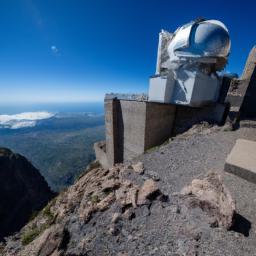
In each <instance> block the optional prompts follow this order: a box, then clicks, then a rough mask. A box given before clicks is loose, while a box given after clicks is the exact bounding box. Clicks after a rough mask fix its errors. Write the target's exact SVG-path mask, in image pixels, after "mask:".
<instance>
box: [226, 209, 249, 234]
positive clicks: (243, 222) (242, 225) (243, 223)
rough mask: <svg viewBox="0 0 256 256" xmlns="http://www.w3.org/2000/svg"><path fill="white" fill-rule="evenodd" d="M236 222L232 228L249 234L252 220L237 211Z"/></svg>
mask: <svg viewBox="0 0 256 256" xmlns="http://www.w3.org/2000/svg"><path fill="white" fill-rule="evenodd" d="M234 218H235V222H234V224H233V226H232V227H231V229H230V230H233V231H235V232H238V233H240V234H243V235H244V236H245V237H248V236H249V232H250V229H251V226H252V225H251V222H250V221H249V220H247V219H246V218H245V217H243V216H242V215H240V214H238V213H235V216H234Z"/></svg>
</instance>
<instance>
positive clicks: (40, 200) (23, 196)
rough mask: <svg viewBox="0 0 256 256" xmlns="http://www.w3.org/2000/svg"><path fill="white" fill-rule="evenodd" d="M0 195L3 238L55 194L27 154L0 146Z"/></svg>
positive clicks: (0, 220)
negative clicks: (20, 153) (24, 155)
mask: <svg viewBox="0 0 256 256" xmlns="http://www.w3.org/2000/svg"><path fill="white" fill-rule="evenodd" d="M0 195H1V197H0V240H1V239H2V238H3V237H4V236H7V235H10V234H12V233H13V232H15V231H18V230H19V229H20V228H21V227H22V226H23V225H25V224H26V222H27V221H28V220H29V218H30V217H31V215H32V214H33V213H34V212H35V211H37V210H40V209H41V208H42V207H43V206H44V205H45V204H46V203H47V202H48V201H49V200H50V199H51V198H52V197H53V195H54V194H53V192H52V191H51V190H50V189H49V187H48V185H47V183H46V181H45V180H44V178H43V177H42V176H41V175H40V173H39V171H38V170H37V169H36V168H35V167H33V166H32V165H31V164H30V163H29V162H28V161H27V159H26V158H24V157H23V156H21V155H19V154H14V153H13V152H12V151H10V150H9V149H5V148H0Z"/></svg>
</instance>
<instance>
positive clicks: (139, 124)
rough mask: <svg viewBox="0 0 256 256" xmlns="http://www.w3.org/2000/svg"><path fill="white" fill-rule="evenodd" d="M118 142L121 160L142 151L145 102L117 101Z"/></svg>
mask: <svg viewBox="0 0 256 256" xmlns="http://www.w3.org/2000/svg"><path fill="white" fill-rule="evenodd" d="M117 104H118V114H117V116H118V143H119V145H120V147H119V148H120V150H122V151H123V160H127V159H131V158H133V157H134V156H136V155H139V154H142V153H143V152H144V144H145V127H146V102H142V101H141V102H140V101H129V100H119V101H118V103H117Z"/></svg>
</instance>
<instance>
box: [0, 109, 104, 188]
mask: <svg viewBox="0 0 256 256" xmlns="http://www.w3.org/2000/svg"><path fill="white" fill-rule="evenodd" d="M38 113H39V114H38ZM43 115H44V117H45V118H44V117H43ZM17 116H18V117H17ZM8 118H9V119H8ZM15 118H16V119H15ZM10 119H11V120H10ZM3 120H4V121H3ZM103 138H104V116H103V115H102V114H93V113H58V114H54V115H53V114H51V113H48V115H47V113H42V112H37V113H36V112H35V113H33V112H31V113H26V114H25V115H24V114H22V115H15V116H14V117H13V116H11V117H10V116H7V115H5V116H4V117H3V115H0V147H7V148H10V149H11V150H13V151H15V152H17V153H20V154H22V155H24V156H25V157H26V158H27V159H29V160H30V161H31V162H32V163H33V165H34V166H35V167H36V168H38V169H39V170H40V171H41V174H42V175H43V176H44V177H45V179H46V180H47V182H48V184H49V185H50V187H51V188H52V189H53V190H55V191H60V190H62V189H63V188H65V187H67V186H68V185H70V184H72V183H73V182H74V180H75V179H76V177H77V176H79V174H80V173H81V172H82V171H83V170H84V168H85V167H86V166H87V164H89V163H90V162H91V161H92V160H93V159H94V151H93V143H94V142H96V141H99V140H102V139H103Z"/></svg>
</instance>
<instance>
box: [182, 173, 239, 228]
mask: <svg viewBox="0 0 256 256" xmlns="http://www.w3.org/2000/svg"><path fill="white" fill-rule="evenodd" d="M181 193H182V194H183V195H188V196H190V200H191V201H190V204H191V206H192V207H195V206H199V207H200V208H201V209H202V210H203V211H206V212H207V213H208V214H209V215H210V216H211V217H212V221H211V222H212V223H211V225H215V226H222V227H225V228H226V229H229V228H230V227H231V226H232V224H233V220H234V214H235V202H234V200H233V199H232V197H231V194H230V192H229V190H228V189H227V188H226V187H225V186H224V185H223V181H222V179H221V177H220V175H219V174H216V173H213V172H212V173H209V174H208V175H207V177H206V178H204V179H202V180H200V179H194V180H192V182H191V185H189V186H187V187H184V188H183V189H182V191H181Z"/></svg>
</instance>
